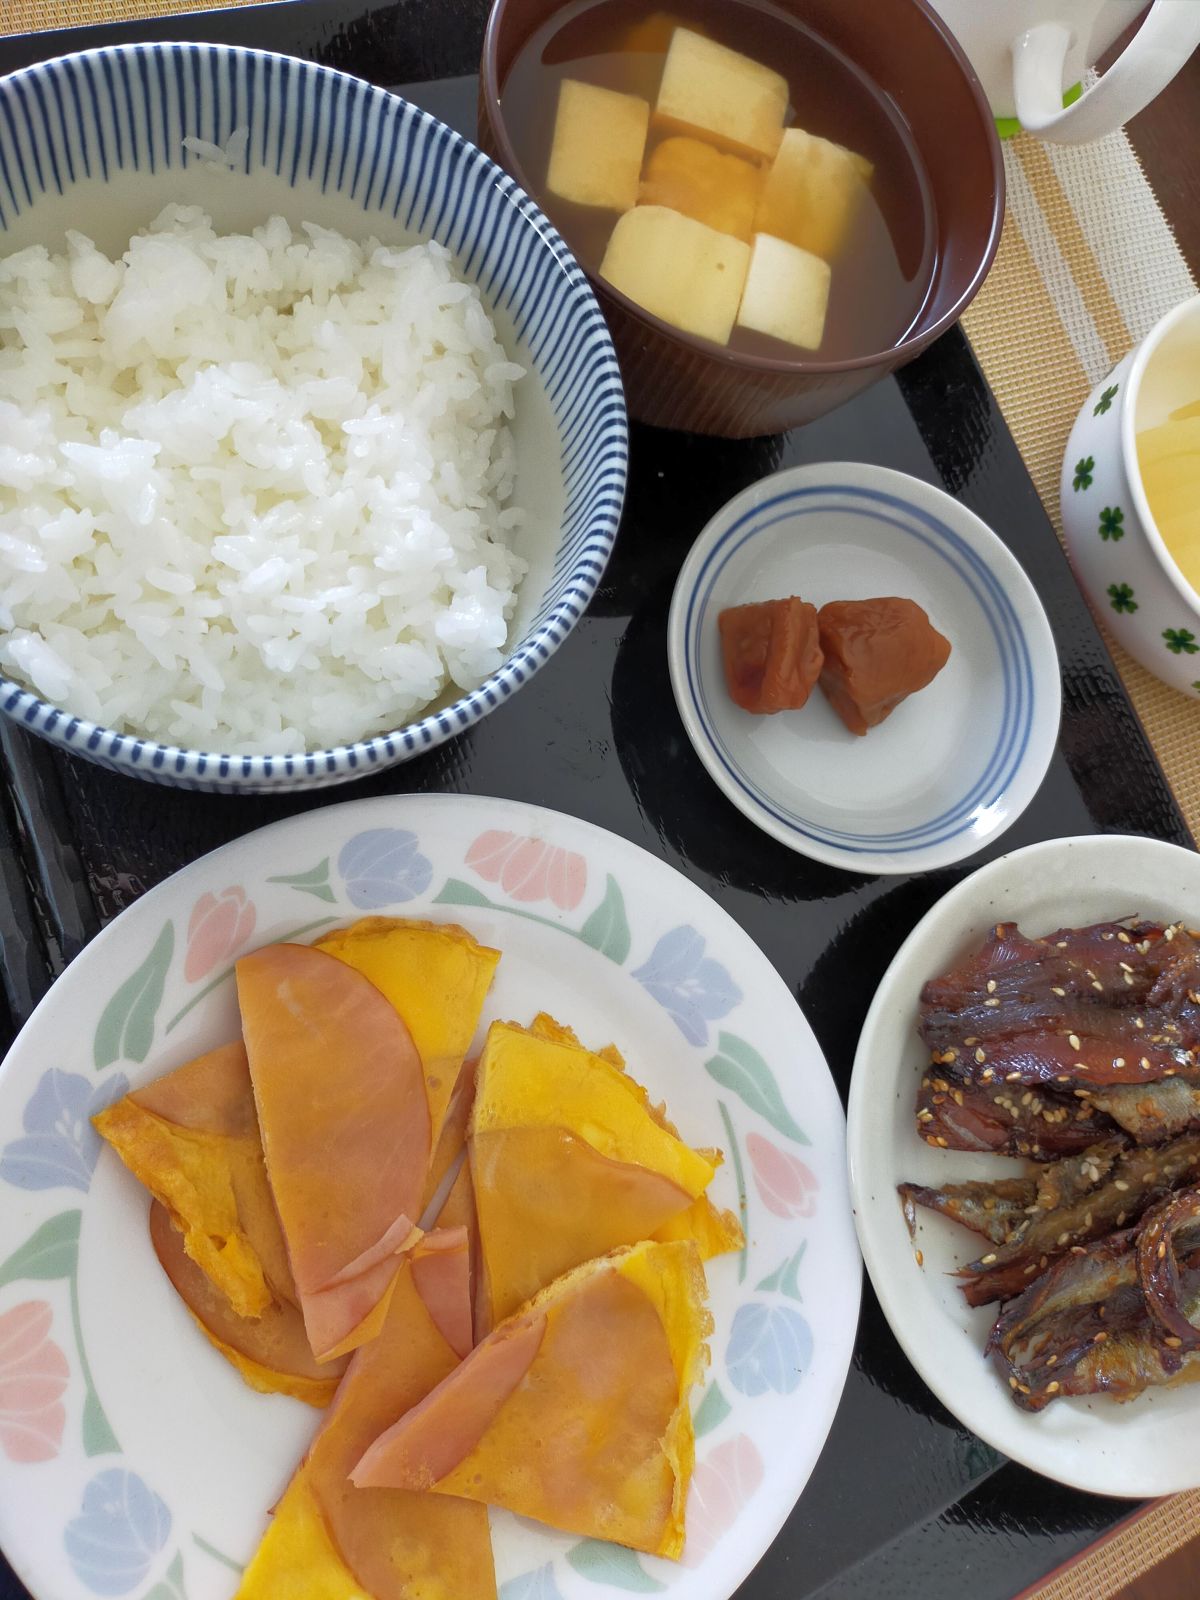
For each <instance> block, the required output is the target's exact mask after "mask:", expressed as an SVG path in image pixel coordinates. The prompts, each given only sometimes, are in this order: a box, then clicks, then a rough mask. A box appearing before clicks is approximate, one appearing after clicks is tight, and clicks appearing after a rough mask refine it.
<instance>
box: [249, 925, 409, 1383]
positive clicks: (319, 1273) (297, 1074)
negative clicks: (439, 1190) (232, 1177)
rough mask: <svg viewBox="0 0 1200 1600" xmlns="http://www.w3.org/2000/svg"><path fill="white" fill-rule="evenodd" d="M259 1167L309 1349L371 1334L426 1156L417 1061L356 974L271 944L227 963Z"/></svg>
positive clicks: (322, 1349) (323, 1354)
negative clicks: (260, 1153)
mask: <svg viewBox="0 0 1200 1600" xmlns="http://www.w3.org/2000/svg"><path fill="white" fill-rule="evenodd" d="M237 984H238V1003H239V1005H240V1007H241V1013H242V1033H243V1037H244V1039H245V1044H246V1054H247V1057H248V1060H249V1064H250V1076H251V1080H252V1082H253V1085H254V1098H255V1102H256V1105H257V1109H258V1121H259V1128H260V1130H261V1133H262V1142H263V1150H264V1153H265V1156H266V1164H267V1175H268V1177H269V1179H270V1182H271V1190H272V1193H273V1194H274V1197H275V1203H276V1206H277V1207H278V1210H279V1216H280V1220H281V1222H282V1224H283V1233H284V1238H285V1239H286V1241H287V1249H288V1257H289V1260H290V1262H291V1268H292V1276H293V1279H294V1280H295V1284H296V1291H297V1295H298V1298H299V1301H300V1309H301V1311H302V1312H303V1314H304V1324H305V1327H306V1329H307V1331H308V1338H309V1343H310V1345H311V1347H312V1351H313V1354H314V1355H315V1356H316V1357H317V1358H318V1359H324V1358H327V1357H331V1356H334V1355H338V1354H342V1353H344V1352H346V1351H348V1350H351V1349H354V1348H355V1347H356V1346H357V1345H358V1344H359V1343H361V1342H362V1341H363V1340H364V1339H366V1338H370V1337H372V1336H373V1335H374V1334H375V1333H376V1332H377V1331H378V1328H377V1316H373V1313H376V1314H378V1315H381V1314H382V1309H383V1307H384V1302H385V1298H386V1295H387V1292H388V1290H389V1288H390V1286H391V1284H392V1283H393V1281H394V1278H395V1271H396V1266H397V1265H398V1257H399V1255H400V1253H401V1252H402V1251H403V1250H404V1249H405V1248H406V1247H407V1246H408V1245H409V1244H411V1242H412V1240H413V1237H414V1224H415V1222H416V1220H417V1218H418V1216H419V1214H420V1206H421V1195H422V1192H423V1189H424V1185H425V1175H426V1169H427V1167H428V1164H429V1156H430V1118H429V1105H428V1102H427V1099H426V1093H425V1079H424V1074H423V1072H422V1067H421V1058H420V1056H419V1055H418V1053H417V1050H416V1047H415V1045H414V1044H413V1042H412V1038H411V1036H410V1034H409V1031H408V1029H407V1027H406V1026H405V1025H404V1023H403V1021H402V1020H401V1018H400V1016H399V1015H398V1013H397V1012H396V1011H395V1009H394V1008H393V1007H392V1006H391V1005H390V1004H389V1003H388V1001H387V1000H386V999H385V998H384V996H383V995H382V994H381V993H380V992H379V990H378V989H377V988H376V987H375V986H374V984H372V983H371V982H370V981H369V980H368V979H366V978H364V977H363V976H362V974H361V973H359V972H356V971H355V970H354V969H353V968H352V967H349V966H347V965H346V964H345V963H344V962H342V961H339V960H338V959H337V958H336V957H334V956H331V955H328V954H326V953H325V952H323V951H321V950H316V949H311V948H309V947H307V946H304V945H294V944H277V945H269V946H267V947H265V948H264V949H262V950H258V951H256V952H255V953H254V954H253V955H250V956H245V957H243V959H242V960H241V961H239V962H238V964H237Z"/></svg>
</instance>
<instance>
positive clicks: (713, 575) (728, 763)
mask: <svg viewBox="0 0 1200 1600" xmlns="http://www.w3.org/2000/svg"><path fill="white" fill-rule="evenodd" d="M829 495H840V496H844V497H846V498H848V499H850V500H853V499H855V498H858V499H860V500H867V501H874V502H876V503H877V504H880V505H886V506H888V507H890V508H892V509H894V510H896V511H901V512H905V513H907V514H908V516H910V517H912V518H914V519H915V520H917V521H918V522H923V523H924V524H925V525H926V527H927V528H929V529H931V530H933V533H934V534H936V535H938V537H937V538H933V537H930V534H929V533H924V532H921V531H920V530H919V529H917V528H913V527H911V526H908V525H907V524H906V523H904V522H903V521H900V520H898V519H897V518H895V517H889V516H883V515H881V513H880V512H879V511H878V510H874V508H873V514H874V516H875V517H876V519H877V520H879V521H883V522H886V523H888V524H889V525H890V526H892V527H896V528H898V529H899V530H900V531H901V532H903V533H906V534H908V535H909V536H910V537H912V538H915V539H919V540H920V541H921V542H922V543H923V544H924V545H926V546H927V547H928V548H929V549H931V550H932V551H934V553H935V554H937V555H939V556H941V558H942V559H943V560H944V561H945V562H946V563H947V565H949V566H950V567H951V568H952V570H953V571H954V572H955V574H956V576H958V577H959V578H961V579H962V581H963V582H964V583H965V584H966V585H967V587H968V588H969V589H970V591H971V593H972V595H973V597H974V598H975V600H976V602H977V604H978V605H979V607H980V609H981V610H982V611H983V613H984V616H985V617H986V618H987V621H988V624H989V626H990V627H991V629H992V633H993V636H994V638H995V640H996V645H997V648H998V650H999V652H1000V659H1001V667H1002V672H1003V683H1004V709H1003V715H1002V720H1001V730H1000V738H999V740H998V742H997V745H996V749H995V750H994V751H993V753H992V756H991V759H990V760H989V763H988V766H987V768H986V769H985V771H984V774H983V776H982V777H981V778H980V779H978V780H977V781H976V783H975V785H974V786H973V788H972V790H971V791H970V792H969V794H968V795H967V796H966V797H965V798H964V799H960V800H959V801H957V802H956V803H955V804H954V806H952V807H950V808H948V809H947V810H946V811H944V812H942V813H941V814H940V815H939V816H938V817H935V818H933V819H931V820H930V821H929V822H926V823H923V824H921V825H920V826H919V827H917V828H910V829H905V830H903V831H900V832H895V833H888V834H864V833H852V832H846V831H842V830H840V829H834V828H821V827H819V825H817V824H815V823H813V822H811V820H809V819H805V818H799V817H797V816H796V815H795V814H794V813H791V812H788V811H786V810H784V809H782V808H781V807H778V806H776V805H774V804H773V803H772V802H771V801H770V800H769V799H768V798H767V797H766V796H765V795H764V794H763V792H762V791H761V790H760V789H758V788H756V787H754V786H752V785H750V784H749V783H748V782H747V781H746V779H745V778H744V776H743V775H742V772H741V770H740V768H739V767H738V766H737V765H736V764H735V763H734V762H733V760H732V758H731V757H730V755H729V753H728V751H727V749H726V747H725V745H724V743H723V741H722V740H721V739H720V737H719V736H718V734H717V732H716V729H715V726H714V724H713V721H712V717H711V714H710V712H709V709H708V702H707V699H706V697H705V694H704V691H703V687H702V679H701V675H700V673H699V672H698V670H697V667H696V653H697V651H698V648H699V633H700V625H701V622H702V621H703V618H704V616H705V615H706V613H707V607H708V602H709V599H710V597H711V594H712V590H713V587H714V585H715V583H716V580H717V578H718V577H719V575H720V572H721V570H722V569H723V568H724V566H725V565H726V564H727V562H728V561H729V560H730V559H731V558H732V557H733V555H734V554H735V553H736V552H737V550H738V549H740V548H741V547H742V546H743V545H744V544H745V543H746V542H747V541H748V540H750V539H752V538H754V537H756V536H757V535H758V534H760V533H762V532H764V531H765V530H766V529H767V528H770V527H774V526H775V525H776V524H777V523H779V522H783V521H786V520H787V519H788V518H789V517H790V516H792V515H795V514H797V513H799V514H801V515H809V514H813V513H822V512H828V511H833V510H845V509H846V507H845V504H844V502H843V503H840V504H824V505H817V504H811V505H805V506H803V507H801V506H798V505H797V504H796V502H798V501H801V500H811V499H812V498H813V497H815V496H829ZM775 507H785V508H787V509H785V510H782V511H781V512H780V514H779V515H778V516H775V517H772V518H771V519H770V520H769V521H765V522H764V521H762V520H761V519H762V516H763V514H764V513H765V512H769V511H771V510H772V509H774V508H775ZM748 523H752V524H753V525H752V526H749V527H747V524H748ZM739 535H740V537H738V536H739ZM946 545H948V546H949V547H950V550H949V551H948V550H947V549H946V548H944V546H946ZM950 552H953V554H951V553H950ZM955 555H956V556H957V557H959V558H960V559H959V560H955V559H954V556H955ZM977 580H982V586H983V590H985V591H986V596H985V593H984V592H981V587H980V584H979V582H978V581H977ZM989 601H990V602H991V603H990V604H989ZM684 667H685V672H686V676H687V685H688V692H689V694H690V696H691V699H692V703H693V705H694V706H695V707H696V712H697V715H698V717H699V719H700V722H701V726H702V727H703V729H704V733H705V736H706V738H707V739H708V741H709V744H710V747H711V748H712V750H713V753H714V755H715V756H716V758H717V759H718V761H719V762H720V763H721V766H722V768H723V769H724V770H725V771H726V772H727V773H728V775H729V777H730V779H731V781H732V782H733V783H734V784H735V785H736V786H737V788H738V789H739V790H740V791H741V792H742V793H744V794H745V795H746V796H747V797H748V798H749V799H750V800H751V801H753V803H754V804H755V805H757V806H760V807H761V808H762V809H763V810H764V811H766V812H767V813H768V815H770V816H771V817H773V818H774V820H775V821H777V822H779V823H781V824H782V825H783V826H784V827H787V828H791V829H793V830H794V831H796V832H797V833H799V834H801V835H802V836H803V837H805V838H807V839H812V840H814V841H815V842H817V843H829V844H830V845H833V846H835V847H836V848H838V849H844V850H846V851H847V852H848V853H855V854H873V853H877V852H878V851H880V850H882V849H887V850H890V851H893V852H895V853H897V854H901V853H905V852H911V851H915V850H919V849H926V848H928V847H929V846H930V845H934V844H941V843H944V842H946V841H947V840H949V839H953V838H955V837H957V836H958V835H960V834H962V833H964V832H966V831H967V830H966V829H965V828H963V827H953V826H949V824H950V823H951V822H955V821H961V820H962V818H963V817H964V816H967V815H968V814H970V815H971V816H973V815H974V814H975V813H976V812H977V811H978V810H979V809H980V800H981V798H982V797H983V795H984V794H985V793H986V794H988V795H990V796H991V798H992V799H993V800H994V799H995V798H997V797H998V796H999V795H1001V794H1003V793H1004V791H1005V789H1006V788H1007V787H1008V785H1009V784H1010V783H1011V781H1012V778H1013V776H1014V774H1015V773H1016V772H1017V770H1018V768H1019V767H1020V765H1021V762H1022V760H1023V759H1024V756H1025V753H1026V750H1027V748H1028V744H1029V736H1030V732H1031V730H1032V722H1033V668H1032V662H1031V660H1030V657H1029V648H1028V644H1027V641H1026V639H1025V636H1024V633H1023V632H1022V630H1021V626H1020V623H1019V620H1018V618H1017V615H1016V611H1015V608H1014V607H1013V604H1012V601H1011V600H1010V598H1009V596H1008V595H1007V593H1006V592H1005V591H1004V589H1003V588H1002V587H1001V585H1000V584H999V582H998V580H997V579H996V577H995V576H994V574H993V573H992V572H991V571H990V570H989V569H988V567H987V565H986V563H985V562H984V561H983V560H982V559H981V558H980V557H979V555H978V554H977V553H976V552H975V551H974V550H973V549H972V548H971V547H970V545H969V544H968V543H967V542H966V541H965V540H964V539H962V538H961V536H960V535H959V534H957V533H955V532H954V530H953V529H952V528H950V527H949V526H948V525H947V524H946V523H944V522H942V521H941V519H940V518H938V517H935V516H933V515H932V514H931V513H929V512H926V511H922V510H921V509H920V508H918V507H916V506H914V505H912V504H910V503H909V502H908V501H905V500H901V499H899V498H898V497H896V496H894V495H890V494H885V493H883V492H882V491H880V490H875V489H860V488H854V487H851V486H850V485H845V484H824V485H821V486H820V487H819V488H818V487H814V488H808V489H792V490H787V491H784V492H783V493H781V494H778V495H776V496H774V497H773V498H772V499H770V500H766V501H763V502H761V503H759V504H757V505H755V506H753V507H751V508H750V509H748V510H747V511H745V512H743V514H742V515H741V516H740V517H739V518H738V520H737V521H736V522H734V523H733V524H732V525H731V526H730V527H729V528H728V529H726V531H725V532H724V534H723V535H722V536H721V538H720V539H719V540H718V541H717V543H716V544H715V545H714V547H713V549H712V550H711V551H709V553H708V555H707V556H706V558H705V561H704V564H703V566H702V567H701V569H700V573H699V575H698V579H697V582H696V584H695V586H694V588H693V590H692V593H691V594H690V595H689V597H688V602H687V609H686V612H685V626H684ZM994 772H995V773H1000V774H1001V780H997V779H996V778H994V777H993V773H994ZM938 829H942V830H943V831H942V832H940V833H938V832H937V831H936V830H938Z"/></svg>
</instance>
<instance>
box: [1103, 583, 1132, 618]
mask: <svg viewBox="0 0 1200 1600" xmlns="http://www.w3.org/2000/svg"><path fill="white" fill-rule="evenodd" d="M1108 598H1109V600H1110V601H1111V602H1112V608H1113V610H1114V611H1123V612H1125V614H1126V615H1127V616H1132V615H1133V613H1134V612H1135V611H1136V610H1137V608H1138V603H1137V601H1136V600H1135V599H1134V598H1133V590H1132V589H1131V588H1130V586H1129V585H1128V584H1127V583H1110V584H1109V586H1108Z"/></svg>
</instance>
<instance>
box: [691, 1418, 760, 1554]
mask: <svg viewBox="0 0 1200 1600" xmlns="http://www.w3.org/2000/svg"><path fill="white" fill-rule="evenodd" d="M762 1480H763V1462H762V1457H761V1456H760V1455H759V1453H758V1450H757V1448H756V1446H755V1443H754V1440H753V1439H751V1438H749V1437H748V1436H747V1435H746V1434H744V1433H739V1434H738V1435H737V1437H736V1438H733V1439H726V1440H725V1442H724V1443H723V1444H719V1445H716V1446H715V1447H714V1448H713V1449H712V1450H710V1451H709V1453H708V1455H706V1456H705V1457H704V1458H703V1459H702V1460H700V1461H698V1462H697V1463H696V1470H695V1473H694V1474H693V1477H692V1492H691V1497H690V1499H689V1500H688V1536H687V1543H686V1545H685V1546H684V1552H683V1559H684V1561H685V1562H686V1563H687V1565H688V1566H689V1567H698V1566H699V1565H700V1563H701V1562H702V1561H703V1560H704V1557H705V1556H706V1555H707V1554H708V1553H709V1551H710V1550H711V1549H712V1548H713V1546H714V1545H715V1544H716V1543H717V1541H718V1539H720V1538H722V1537H723V1536H724V1535H725V1534H726V1533H728V1531H729V1529H730V1528H731V1527H732V1526H733V1525H734V1523H735V1522H736V1521H737V1516H738V1512H739V1511H740V1510H741V1509H742V1507H743V1506H744V1505H745V1503H746V1501H747V1500H749V1498H750V1496H751V1495H752V1494H753V1493H754V1491H755V1490H756V1489H757V1488H758V1486H759V1484H760V1483H761V1482H762Z"/></svg>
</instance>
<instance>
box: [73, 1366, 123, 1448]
mask: <svg viewBox="0 0 1200 1600" xmlns="http://www.w3.org/2000/svg"><path fill="white" fill-rule="evenodd" d="M86 1377H87V1385H88V1388H87V1393H86V1394H85V1395H84V1397H83V1423H82V1427H81V1430H80V1431H81V1432H82V1434H83V1453H84V1455H85V1456H107V1455H112V1454H113V1453H114V1452H115V1451H119V1450H120V1448H121V1446H120V1445H119V1444H118V1443H117V1436H116V1434H115V1433H114V1432H113V1431H112V1428H111V1427H110V1426H109V1422H108V1418H107V1417H106V1416H105V1415H104V1407H103V1406H102V1405H101V1404H100V1397H99V1395H98V1394H97V1393H96V1391H95V1389H94V1388H93V1386H92V1382H91V1373H90V1372H89V1373H87V1374H86Z"/></svg>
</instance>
